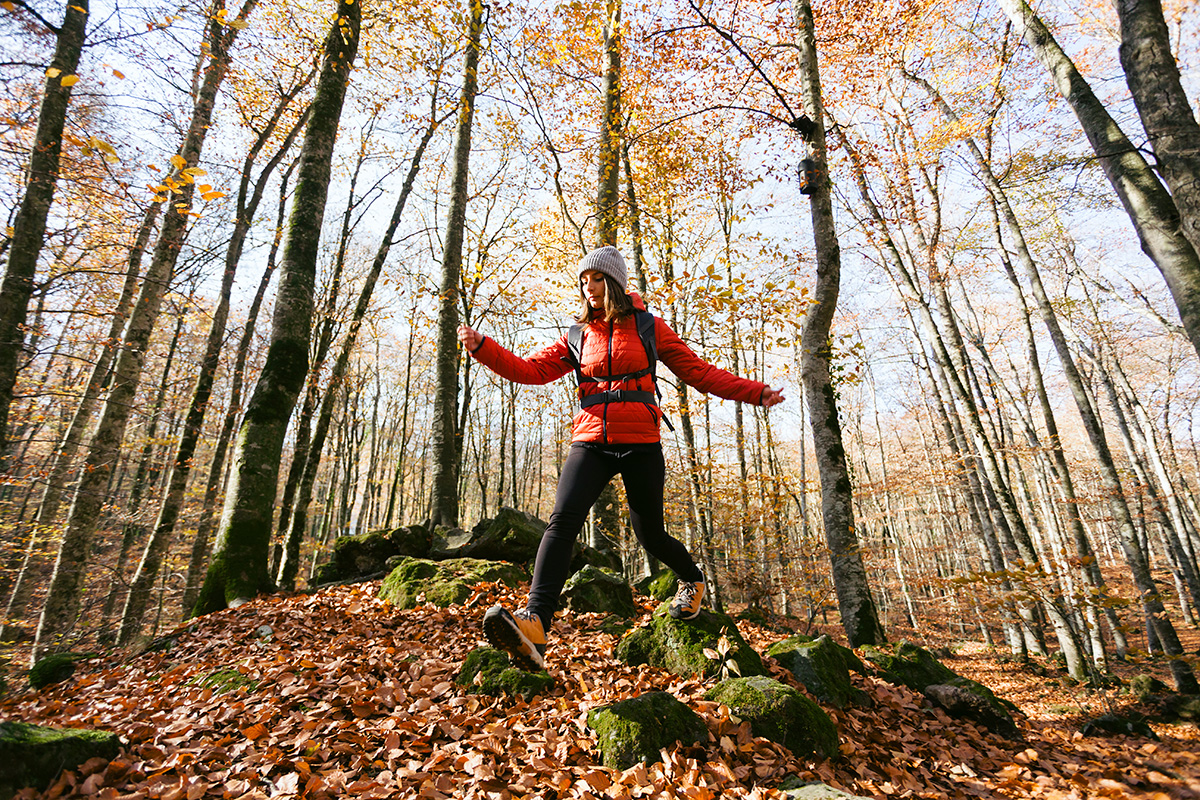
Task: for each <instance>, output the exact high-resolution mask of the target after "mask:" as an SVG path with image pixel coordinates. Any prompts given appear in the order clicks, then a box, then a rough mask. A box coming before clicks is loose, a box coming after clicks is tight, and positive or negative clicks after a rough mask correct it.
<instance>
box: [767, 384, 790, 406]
mask: <svg viewBox="0 0 1200 800" xmlns="http://www.w3.org/2000/svg"><path fill="white" fill-rule="evenodd" d="M785 399H786V398H784V396H783V389H782V388H779V389H772V388H771V387H769V386H768V387H767V388H766V389H763V393H762V407H763V408H770V407H771V406H777V405H779V404H780V403H782V402H783V401H784V400H785Z"/></svg>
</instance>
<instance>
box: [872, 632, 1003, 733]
mask: <svg viewBox="0 0 1200 800" xmlns="http://www.w3.org/2000/svg"><path fill="white" fill-rule="evenodd" d="M862 654H863V656H864V657H866V659H867V660H868V661H870V662H871V663H872V664H874V665H875V666H876V667H878V668H879V671H880V672H881V673H882V676H883V678H884V679H885V680H888V681H891V682H892V683H895V684H901V685H904V686H907V687H908V688H910V689H912V690H914V691H917V692H923V691H925V688H926V687H928V686H933V685H935V684H945V685H947V686H957V687H959V688H961V689H966V690H967V691H968V692H970V693H971V694H973V695H976V696H978V697H981V698H983V699H984V700H986V701H987V702H988V704H989V705H992V706H993V707H995V708H996V709H997V711H999V712H1002V713H1003V714H1004V715H1005V716H1007V715H1008V713H1009V712H1011V711H1016V710H1017V707H1016V706H1015V705H1013V704H1012V703H1010V702H1008V701H1007V700H1003V699H1001V698H999V697H997V696H996V695H995V694H994V693H993V692H992V690H991V689H989V688H987V687H986V686H984V685H983V684H982V683H978V682H976V681H973V680H971V679H970V678H964V677H963V676H961V675H959V674H958V673H957V672H955V671H954V670H952V669H950V668H949V667H947V666H946V665H945V664H943V663H942V662H940V661H938V660H937V659H936V658H934V657H933V654H932V653H930V652H929V651H928V650H925V649H923V648H921V647H918V646H917V645H915V644H913V643H912V642H904V641H902V642H898V643H896V644H895V645H894V646H891V647H889V646H886V645H884V646H873V645H867V646H864V647H863V648H862Z"/></svg>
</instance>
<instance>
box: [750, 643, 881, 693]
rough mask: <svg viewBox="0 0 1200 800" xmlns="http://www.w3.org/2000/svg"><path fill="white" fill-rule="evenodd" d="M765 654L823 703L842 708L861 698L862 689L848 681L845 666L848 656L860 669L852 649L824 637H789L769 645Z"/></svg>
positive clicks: (848, 675) (848, 676)
mask: <svg viewBox="0 0 1200 800" xmlns="http://www.w3.org/2000/svg"><path fill="white" fill-rule="evenodd" d="M842 651H845V652H842ZM767 655H768V656H770V657H772V658H774V659H775V660H776V661H778V662H779V664H780V665H781V666H782V667H784V668H785V669H787V670H788V671H789V672H791V673H792V675H794V676H795V677H796V680H798V681H800V683H802V684H804V688H806V689H808V691H810V692H811V693H812V694H813V695H814V696H815V697H816V698H817V699H818V700H820V701H821V702H823V703H827V704H829V705H831V706H835V707H837V708H845V707H846V706H847V705H848V704H849V703H851V702H853V701H855V700H859V699H861V698H862V692H860V691H859V690H857V689H855V688H854V686H853V685H852V684H851V683H850V671H849V668H848V667H847V664H848V663H850V661H851V659H852V660H853V662H854V663H857V664H858V666H859V667H860V668H861V667H862V664H861V663H860V662H859V661H858V657H857V656H855V655H854V652H853V651H852V650H850V649H849V648H845V647H842V646H841V645H839V644H837V643H836V642H834V641H833V640H832V639H830V638H829V637H828V636H821V637H818V638H817V639H810V637H807V636H793V637H790V638H788V639H784V640H783V641H782V642H776V643H775V644H773V645H771V647H770V648H769V649H768V650H767Z"/></svg>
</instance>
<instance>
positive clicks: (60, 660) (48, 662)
mask: <svg viewBox="0 0 1200 800" xmlns="http://www.w3.org/2000/svg"><path fill="white" fill-rule="evenodd" d="M95 657H96V653H51V654H50V655H48V656H44V657H42V658H40V659H38V661H37V663H36V664H34V665H33V666H32V667H31V668H30V670H29V685H30V686H32V687H33V688H34V689H41V688H43V687H46V686H50V685H52V684H55V683H62V682H63V681H65V680H67V679H68V678H70V677H71V676H72V675H74V674H75V664H76V662H79V661H86V660H87V659H89V658H95Z"/></svg>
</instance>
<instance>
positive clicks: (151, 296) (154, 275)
mask: <svg viewBox="0 0 1200 800" xmlns="http://www.w3.org/2000/svg"><path fill="white" fill-rule="evenodd" d="M257 2H258V0H246V3H245V4H244V5H243V6H242V10H241V11H240V12H239V13H238V15H237V19H240V20H245V18H246V17H247V16H248V15H249V14H250V12H251V11H252V10H253V9H254V7H255V6H256V5H257ZM238 30H239V28H238V27H234V26H226V25H224V24H223V23H222V22H219V21H218V20H217V19H216V17H215V16H214V18H213V19H212V20H211V21H210V22H209V26H208V29H207V32H206V39H205V45H206V47H203V48H202V50H203V51H204V55H203V56H202V58H203V60H204V61H203V62H202V63H203V64H204V67H203V81H202V83H201V86H200V90H199V92H198V94H197V96H196V101H195V105H194V108H193V112H192V120H191V123H190V125H189V127H188V131H187V134H186V136H185V138H184V142H183V145H182V147H180V150H179V154H178V156H177V158H176V159H175V165H176V169H175V171H174V172H173V173H172V175H171V177H170V178H168V179H167V180H166V181H165V182H164V185H163V187H162V189H161V190H162V191H163V192H164V193H165V194H167V195H169V198H170V199H169V202H168V204H167V210H166V215H165V217H164V218H163V225H162V230H161V231H160V232H159V237H158V242H157V243H156V244H155V247H154V254H153V256H152V258H151V260H150V266H149V268H148V269H147V270H146V276H145V280H144V281H143V284H142V291H141V294H140V295H139V296H138V299H137V303H136V304H135V305H134V308H133V311H132V313H131V314H130V318H129V325H128V327H127V328H126V330H125V337H124V340H123V342H122V345H121V351H120V353H119V354H118V355H117V358H116V364H115V366H114V369H113V377H112V384H111V386H112V388H111V389H110V391H109V395H108V400H107V402H106V403H105V405H104V410H103V412H102V413H101V416H100V420H99V422H98V424H97V427H96V433H95V434H94V435H93V437H92V443H91V446H90V447H89V449H88V456H87V460H86V463H85V465H84V468H83V470H82V475H81V477H80V480H79V485H78V486H77V487H76V490H75V498H74V501H73V503H72V506H71V513H70V517H69V519H68V522H67V530H66V533H65V534H64V536H63V541H62V545H61V547H60V548H59V552H58V559H57V561H56V563H55V565H54V575H53V577H52V578H51V580H50V588H49V591H48V593H47V596H46V605H45V607H44V608H43V610H42V616H41V619H40V621H39V624H38V632H37V638H36V640H35V643H34V652H33V657H34V659H35V660H36V659H37V658H40V657H41V656H43V655H45V654H46V653H47V652H49V651H50V650H51V649H53V648H57V647H60V646H62V644H63V642H62V639H63V637H64V636H66V634H67V633H68V632H69V631H70V629H71V628H72V627H73V626H74V624H75V618H76V616H77V614H78V611H79V606H80V601H81V599H82V594H83V578H84V574H85V572H86V566H87V560H88V556H89V555H90V552H91V547H92V540H93V538H94V536H95V532H96V527H97V525H98V524H99V517H100V510H101V508H102V507H103V505H104V501H105V499H106V498H107V495H108V491H107V489H108V483H109V478H110V477H111V476H112V472H113V468H114V467H115V465H116V462H117V460H118V458H119V455H120V449H121V442H122V440H123V439H124V436H125V426H126V423H127V422H128V421H129V415H130V413H131V412H132V410H133V407H134V400H135V397H136V394H137V386H138V383H139V381H140V379H141V375H142V365H143V362H144V361H145V357H146V349H147V347H148V345H149V343H150V336H151V334H152V333H153V331H154V324H155V322H156V321H157V319H158V315H159V309H160V307H161V305H162V298H163V295H164V293H165V292H166V289H167V286H168V285H169V284H170V282H171V278H172V276H173V274H174V271H175V262H176V261H177V260H178V258H179V251H180V248H181V247H182V246H183V238H184V235H185V233H186V232H187V225H188V222H189V220H190V214H189V212H190V209H191V202H192V196H193V194H194V192H195V183H194V181H193V175H192V172H191V171H192V170H194V169H195V168H196V164H197V163H198V162H199V160H200V151H201V149H202V148H203V146H204V140H205V137H206V136H207V135H208V130H209V126H210V124H211V122H212V114H213V108H214V106H215V104H216V98H217V93H218V91H219V90H220V87H221V84H222V82H223V81H224V79H225V74H226V72H227V71H228V69H229V63H230V58H231V47H232V45H233V42H234V40H235V38H236V37H237V33H238Z"/></svg>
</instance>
